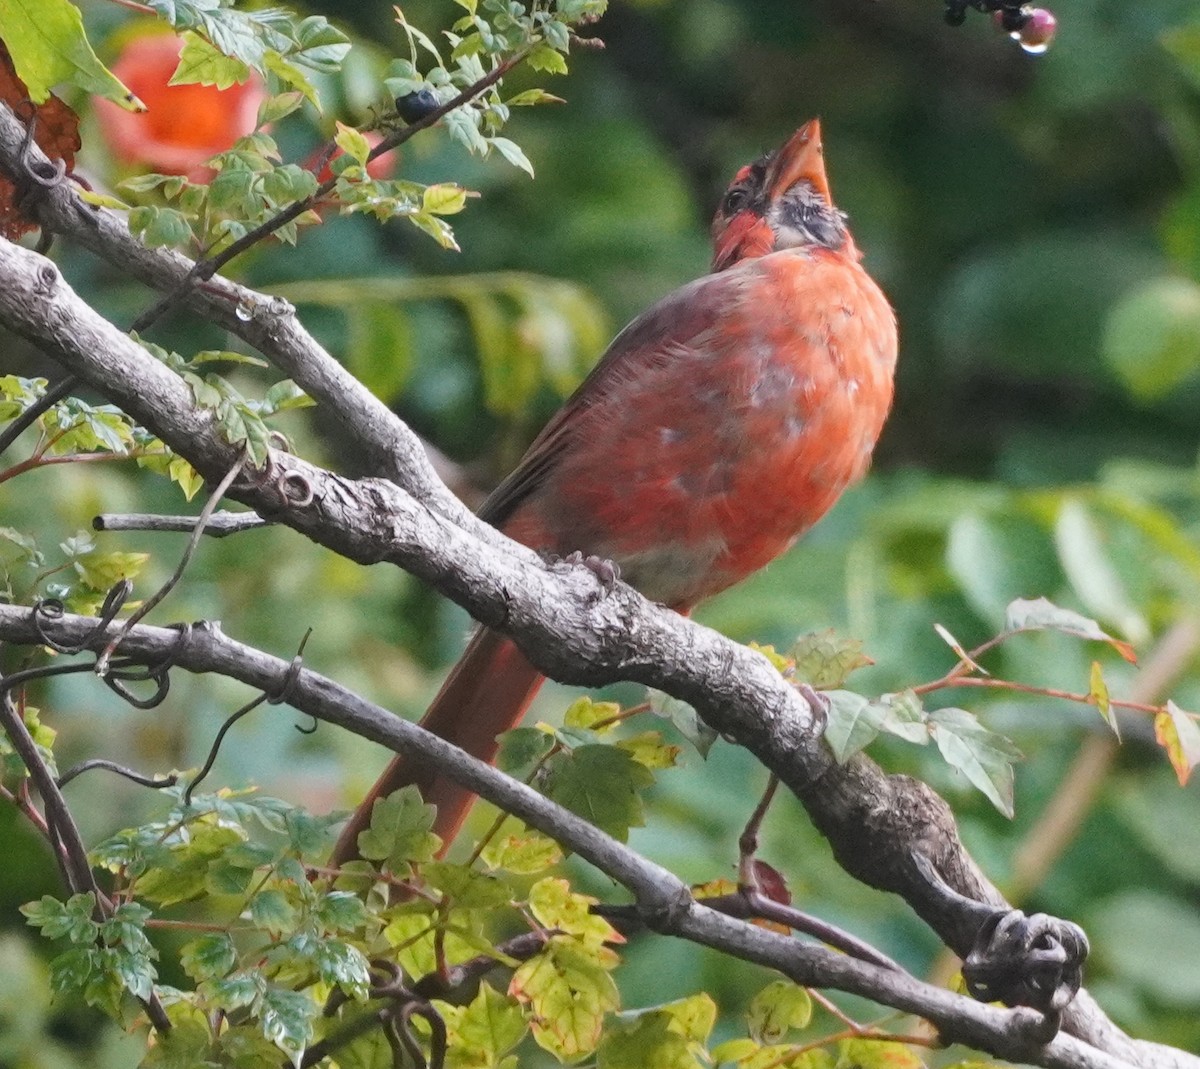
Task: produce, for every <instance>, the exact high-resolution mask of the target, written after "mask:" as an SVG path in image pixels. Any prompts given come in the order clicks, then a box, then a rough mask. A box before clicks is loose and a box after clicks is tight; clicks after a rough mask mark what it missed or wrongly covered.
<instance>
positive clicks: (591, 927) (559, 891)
mask: <svg viewBox="0 0 1200 1069" xmlns="http://www.w3.org/2000/svg"><path fill="white" fill-rule="evenodd" d="M595 903H596V899H594V898H592V897H591V896H590V895H581V894H576V893H575V892H574V891H572V890H571V887H570V885H569V884H568V883H567V881H566V880H560V879H555V878H553V877H547V878H546V879H544V880H538V882H537V883H535V884H534V885H533V887H531V888H530V890H529V908H530V910H531V911H532V912H533V915H534V916H535V917H536V918H537V919H538V922H539V923H540V924H541V925H542V926H543V927H546V928H557V929H558V930H559V931H561V932H566V933H567V934H568V935H573V936H576V937H577V938H578V939H579V940H580V941H581V942H582V943H583V944H584V945H585V946H589V947H596V946H600V945H602V944H604V943H623V942H625V940H624V938H623V937H622V936H621V934H620V933H619V932H618V931H617V930H616V929H615V928H614V927H613V926H612V925H611V924H609V923H608V921H606V920H605V919H604V918H603V917H599V916H597V915H596V914H594V913H592V912H591V908H590V907H591V906H593V905H595Z"/></svg>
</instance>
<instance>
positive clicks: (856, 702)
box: [825, 690, 887, 764]
mask: <svg viewBox="0 0 1200 1069" xmlns="http://www.w3.org/2000/svg"><path fill="white" fill-rule="evenodd" d="M825 696H826V697H827V698H828V699H829V709H828V711H827V713H826V720H825V741H826V742H827V743H828V744H829V748H830V749H831V750H832V751H833V756H834V758H835V759H836V760H837V762H838V764H845V763H846V762H847V761H848V760H850V758H851V757H853V756H854V755H855V754H856V753H858V752H859V751H860V750H861V749H863V747H865V746H868V745H869V744H870V743H871V742H872V741H873V740H874V739H875V736H876V735H878V734H879V732H880V729H881V728H882V727H883V725H884V721H885V720H886V719H887V710H886V709H885V708H884V707H883V706H881V705H877V704H876V703H875V702H872V701H870V700H868V699H867V698H864V697H863V696H862V695H861V694H855V693H854V692H853V691H849V690H831V691H828V692H826V695H825Z"/></svg>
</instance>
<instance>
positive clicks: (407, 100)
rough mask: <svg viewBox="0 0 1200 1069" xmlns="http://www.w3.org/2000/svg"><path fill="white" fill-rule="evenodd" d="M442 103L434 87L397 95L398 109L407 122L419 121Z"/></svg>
mask: <svg viewBox="0 0 1200 1069" xmlns="http://www.w3.org/2000/svg"><path fill="white" fill-rule="evenodd" d="M440 103H441V102H440V101H439V100H438V98H437V96H436V95H435V94H434V92H433V90H432V89H418V90H417V91H416V92H415V93H409V94H407V95H406V96H402V97H397V98H396V111H397V113H398V114H399V115H400V118H402V119H403V120H404V121H405V122H417V121H418V120H420V119H423V118H425V116H426V115H428V114H429V113H430V112H431V111H436V110H437V108H438V107H439V106H440Z"/></svg>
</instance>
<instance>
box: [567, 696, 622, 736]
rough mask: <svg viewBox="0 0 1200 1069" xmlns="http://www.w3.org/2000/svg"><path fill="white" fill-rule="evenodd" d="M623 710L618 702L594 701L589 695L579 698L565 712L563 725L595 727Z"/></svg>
mask: <svg viewBox="0 0 1200 1069" xmlns="http://www.w3.org/2000/svg"><path fill="white" fill-rule="evenodd" d="M620 711H621V706H620V705H618V704H617V703H616V702H598V701H593V700H592V699H591V698H589V697H588V696H587V695H584V696H583V697H582V698H577V699H576V700H575V701H573V702H572V703H571V704H570V705H568V706H567V711H566V712H565V713H563V725H564V726H565V727H569V728H591V729H593V730H594V729H595V728H596V725H597V724H600V723H602V722H603V721H605V720H612V718H613V717H614V716H616V715H617V714H618V713H619V712H620Z"/></svg>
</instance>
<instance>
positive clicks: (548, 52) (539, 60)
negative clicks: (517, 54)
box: [525, 44, 567, 74]
mask: <svg viewBox="0 0 1200 1069" xmlns="http://www.w3.org/2000/svg"><path fill="white" fill-rule="evenodd" d="M525 62H526V63H528V64H529V66H530V67H531V68H532V69H533V70H535V71H544V72H545V73H547V74H566V73H567V61H566V59H565V58H564V56H563V55H562V53H561V52H556V51H555V50H554V49H553V48H551V47H550V46H549V45H548V44H540V45H537V46H536V47H535V48H534V49H533V51H532V52H530V53H529V58H528V59H527V60H526V61H525Z"/></svg>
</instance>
